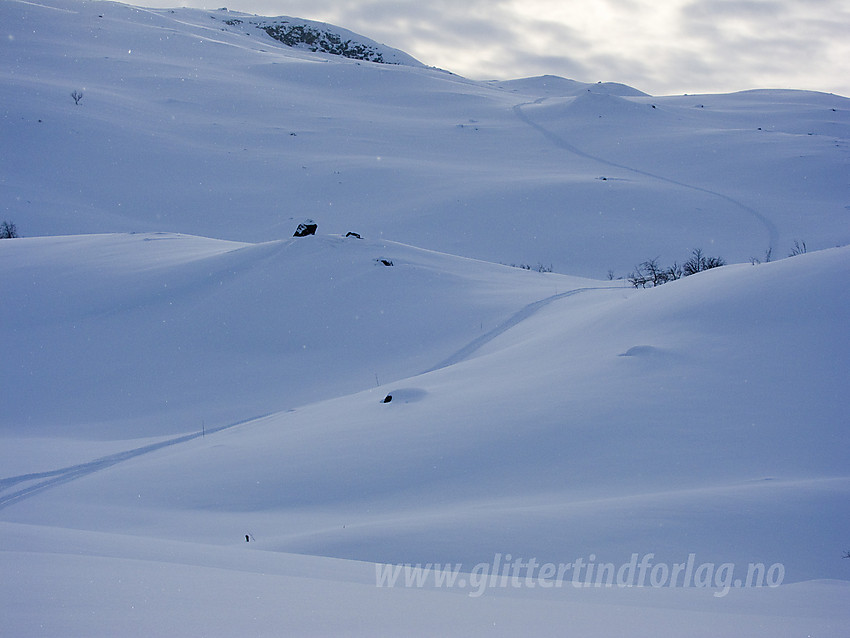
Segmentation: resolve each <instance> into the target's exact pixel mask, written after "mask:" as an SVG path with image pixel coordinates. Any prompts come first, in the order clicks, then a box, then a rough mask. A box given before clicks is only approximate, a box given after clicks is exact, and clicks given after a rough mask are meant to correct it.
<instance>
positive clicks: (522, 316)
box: [0, 286, 620, 510]
mask: <svg viewBox="0 0 850 638" xmlns="http://www.w3.org/2000/svg"><path fill="white" fill-rule="evenodd" d="M591 290H620V288H619V287H617V286H600V287H588V288H576V289H573V290H568V291H566V292H562V293H557V294H554V295H551V296H549V297H544V298H543V299H539V300H537V301H534V302H532V303H530V304H527V305H526V306H524V307H522V308H521V309H520V310H518V311H517V312H515V313H514V314H513V315H511V316H510V317H508V318H507V319H506V320H505V321H503V322H502V323H500V324H499V325H498V326H496V327H495V328H493V329H492V330H490V331H488V332H487V333H485V334H483V335H481V336H479V337H477V338H475V339H473V340H472V341H470V342H469V343H468V344H467V345H465V346H464V347H462V348H460V349H459V350H457V351H456V352H455V353H453V354H452V355H450V356H449V357H447V358H446V359H444V360H443V361H441V362H440V363H438V364H437V365H435V366H432V367H431V368H428V369H427V370H425V371H423V372H422V373H421V374H426V373H428V372H434V371H436V370H440V369H442V368H447V367H449V366H452V365H455V364H456V363H460V362H461V361H464V360H466V359H468V358H469V357H471V356H472V355H473V354H474V353H475V352H476V351H478V350H479V349H480V348H481V347H483V346H484V345H485V344H487V343H489V342H491V341H493V340H494V339H495V338H496V337H498V336H499V335H502V334H504V333H505V332H507V331H508V330H510V329H511V328H513V327H515V326H517V325H519V324H520V323H522V322H523V321H525V320H526V319H528V318H529V317H531V316H532V315H534V314H535V313H537V312H539V311H540V310H541V309H542V308H545V307H546V306H548V305H549V304H551V303H553V302H555V301H558V300H559V299H565V298H567V297H572V296H574V295H577V294H580V293H583V292H588V291H591ZM264 416H268V415H267V414H263V415H258V416H254V417H251V418H248V419H243V420H240V421H237V422H235V423H229V424H227V425H222V426H218V427H215V428H210V429H208V430H206V431H203V432H193V433H191V434H184V435H181V436H177V437H174V438H170V439H167V440H165V441H159V442H157V443H151V444H149V445H143V446H140V447H137V448H133V449H130V450H125V451H123V452H117V453H115V454H109V455H107V456H103V457H100V458H98V459H94V460H92V461H87V462H85V463H78V464H76V465H69V466H67V467H63V468H59V469H55V470H49V471H45V472H33V473H29V474H21V475H18V476H10V477H6V478H0V510H3V509H5V508H7V507H9V506H10V505H14V504H15V503H19V502H21V501H23V500H26V499H28V498H31V497H33V496H35V495H37V494H39V493H40V492H43V491H45V490H48V489H51V488H53V487H57V486H59V485H64V484H65V483H69V482H71V481H74V480H77V479H79V478H83V477H85V476H88V475H90V474H94V473H95V472H99V471H101V470H105V469H107V468H109V467H112V466H114V465H117V464H119V463H122V462H124V461H127V460H129V459H133V458H137V457H140V456H143V455H145V454H150V453H151V452H155V451H157V450H161V449H163V448H167V447H172V446H175V445H180V444H182V443H186V442H188V441H192V440H194V439H197V438H199V437H201V436H204V435H205V434H215V433H216V432H221V431H222V430H227V429H229V428H234V427H236V426H238V425H244V424H245V423H249V422H251V421H255V420H257V419H260V418H263V417H264ZM21 484H26V485H24V486H21V487H19V488H18V489H15V486H20V485H21ZM9 490H14V491H9ZM3 492H8V493H6V494H3Z"/></svg>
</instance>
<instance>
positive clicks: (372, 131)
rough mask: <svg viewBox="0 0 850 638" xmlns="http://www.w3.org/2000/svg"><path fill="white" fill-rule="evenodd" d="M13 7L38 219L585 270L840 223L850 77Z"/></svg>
mask: <svg viewBox="0 0 850 638" xmlns="http://www.w3.org/2000/svg"><path fill="white" fill-rule="evenodd" d="M236 20H243V23H241V24H234V25H233V26H231V25H229V24H228V22H235V21H236ZM256 20H258V21H259V20H260V19H259V18H257V19H256ZM0 24H2V25H3V26H2V29H3V37H2V38H0V56H2V59H3V60H4V61H8V62H6V63H4V64H3V66H2V68H0V78H2V82H3V85H4V100H3V103H2V107H0V108H2V123H3V132H2V134H3V146H4V153H3V154H2V156H0V173H2V175H3V181H2V183H0V215H2V218H3V219H10V218H11V219H13V220H14V221H15V223H16V224H17V226H18V228H19V230H20V232H21V233H22V234H23V235H26V236H34V235H56V234H80V233H95V232H134V231H135V232H162V231H168V232H179V233H186V234H193V235H201V236H206V237H215V238H219V239H228V240H235V241H248V242H261V241H267V240H270V239H281V238H285V237H288V236H290V235H291V234H292V229H293V226H294V225H296V224H297V223H298V222H299V221H301V219H302V218H303V217H305V216H306V217H311V218H313V219H315V220H316V221H317V222H318V223H319V227H320V229H321V232H324V233H341V234H345V233H346V232H348V231H350V230H354V231H357V232H362V233H364V234H367V235H369V236H371V237H379V236H381V235H383V236H384V237H387V238H390V239H393V240H394V241H401V242H405V243H408V244H412V245H415V246H419V247H422V248H429V249H434V250H439V251H442V252H448V253H451V254H459V255H464V256H469V257H475V258H478V259H485V260H487V261H493V262H504V263H530V264H532V265H536V264H538V263H540V264H544V265H546V266H549V265H551V266H553V268H554V269H555V271H557V272H563V273H568V274H573V275H581V276H589V277H595V278H603V277H605V276H606V274H607V272H608V271H609V269H610V270H613V271H614V273H615V274H616V275H617V276H623V275H626V274H627V273H628V272H629V270H630V269H632V268H633V267H634V265H635V264H636V263H638V262H640V261H642V260H644V259H649V258H653V257H656V256H661V257H662V259H663V260H665V261H673V260H676V259H682V258H683V257H684V256H686V255H687V254H688V252H689V251H690V250H691V249H692V248H696V247H702V248H703V249H705V250H711V251H712V252H713V253H718V254H720V255H721V256H722V257H724V258H725V259H726V260H727V261H731V262H740V261H746V260H748V259H749V258H751V257H758V258H761V257H762V256H763V255H764V253H765V251H766V250H768V249H769V248H773V250H774V256H785V255H786V254H787V253H788V252H789V251H790V249H791V247H792V246H793V242H794V241H795V240H801V241H806V242H807V245H808V246H809V248H810V249H821V248H829V247H833V246H835V245H837V244H841V245H843V244H846V243H847V242H848V241H850V225H848V223H847V216H848V214H850V213H848V209H847V206H848V205H850V183H848V182H850V180H848V179H847V175H848V147H847V139H848V137H850V102H849V101H848V100H847V99H846V98H843V97H839V96H835V95H829V94H819V93H813V92H802V91H752V92H745V93H739V94H733V95H711V96H708V95H701V96H667V97H660V96H658V97H653V96H647V95H645V94H642V93H640V91H637V90H635V89H631V88H629V87H625V86H623V85H618V84H616V83H608V84H584V83H580V82H574V81H568V80H563V79H560V78H551V77H543V78H537V79H529V80H523V81H514V82H506V83H502V84H499V83H475V82H470V81H468V80H465V79H463V78H460V77H457V76H454V75H451V74H449V73H446V72H443V71H438V70H434V69H428V68H423V67H422V66H421V65H416V64H415V63H414V62H412V61H411V63H410V64H374V63H368V62H361V61H357V60H352V59H348V58H343V57H340V56H334V55H328V54H322V53H311V52H309V51H305V50H303V49H300V48H291V47H288V46H286V45H284V44H282V43H280V42H278V41H276V40H273V39H272V38H271V37H269V36H268V35H267V34H266V33H265V32H263V31H262V30H259V29H257V28H255V27H253V26H251V25H250V24H249V21H248V18H247V17H246V16H243V15H241V14H232V13H230V12H224V11H209V12H204V11H197V10H188V9H179V10H174V12H173V13H172V12H171V11H170V10H144V9H139V8H132V7H128V6H125V5H118V4H112V3H108V2H86V1H78V0H73V1H70V0H51V1H50V2H45V3H29V2H18V1H16V0H10V1H9V2H4V3H2V5H0ZM337 31H339V30H338V29H337ZM346 37H347V36H346ZM384 52H385V54H386V55H385V57H386V56H388V55H389V52H388V51H384ZM72 91H79V92H82V94H83V97H82V99H81V100H80V102H79V104H75V103H74V101H73V100H72V98H71V92H72Z"/></svg>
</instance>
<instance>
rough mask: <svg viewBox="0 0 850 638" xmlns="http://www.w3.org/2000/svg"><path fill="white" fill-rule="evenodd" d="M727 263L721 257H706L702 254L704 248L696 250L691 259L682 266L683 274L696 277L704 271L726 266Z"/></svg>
mask: <svg viewBox="0 0 850 638" xmlns="http://www.w3.org/2000/svg"><path fill="white" fill-rule="evenodd" d="M725 265H726V262H725V261H723V260H722V259H721V258H720V257H706V256H705V255H704V254H703V253H702V248H695V249H694V251H693V252H692V253H691V258H690V259H688V261H686V262H685V263H684V264H683V265H682V272H683V273H684V274H685V276H686V277H687V276H689V275H695V274H696V273H698V272H702V271H703V270H709V269H711V268H718V267H720V266H725Z"/></svg>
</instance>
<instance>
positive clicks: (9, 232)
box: [0, 221, 18, 239]
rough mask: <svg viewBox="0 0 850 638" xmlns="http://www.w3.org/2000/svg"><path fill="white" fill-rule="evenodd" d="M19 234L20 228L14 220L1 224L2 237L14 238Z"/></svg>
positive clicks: (0, 235)
mask: <svg viewBox="0 0 850 638" xmlns="http://www.w3.org/2000/svg"><path fill="white" fill-rule="evenodd" d="M17 236H18V229H17V228H16V227H15V224H14V223H13V222H7V221H3V223H2V224H0V239H14V238H15V237H17Z"/></svg>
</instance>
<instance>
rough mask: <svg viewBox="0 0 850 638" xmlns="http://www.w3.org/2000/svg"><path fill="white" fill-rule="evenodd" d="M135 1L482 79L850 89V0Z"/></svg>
mask: <svg viewBox="0 0 850 638" xmlns="http://www.w3.org/2000/svg"><path fill="white" fill-rule="evenodd" d="M127 1H128V2H129V3H130V4H136V5H142V6H149V7H153V6H158V7H171V6H192V7H206V8H210V9H215V8H219V7H221V6H227V7H228V8H229V9H231V10H237V11H245V12H248V13H256V14H260V15H267V16H277V15H287V16H293V17H300V18H307V19H311V20H321V21H324V22H330V23H332V24H336V25H338V26H341V27H345V28H347V29H350V30H352V31H356V32H357V33H360V34H362V35H365V36H367V37H370V38H372V39H373V40H377V41H378V42H381V43H383V44H387V45H389V46H393V47H396V48H399V49H402V50H404V51H405V52H406V53H409V54H410V55H412V56H414V57H415V58H417V59H418V60H420V61H421V62H423V63H425V64H427V65H430V66H437V67H441V68H444V69H447V70H449V71H453V72H454V73H458V74H460V75H463V76H465V77H468V78H471V79H477V80H485V79H513V78H518V77H527V76H533V75H543V74H552V75H560V76H563V77H567V78H570V79H574V80H580V81H582V82H597V81H612V82H623V83H625V84H629V85H631V86H634V87H636V88H638V89H641V90H643V91H646V92H647V93H651V94H653V95H667V94H681V93H718V92H727V91H738V90H744V89H751V88H794V89H814V90H818V91H825V92H828V93H839V94H841V95H844V96H848V97H850V1H848V0H581V1H578V0H170V1H169V0H149V1H145V0H127ZM216 1H217V2H218V4H215V3H216Z"/></svg>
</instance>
